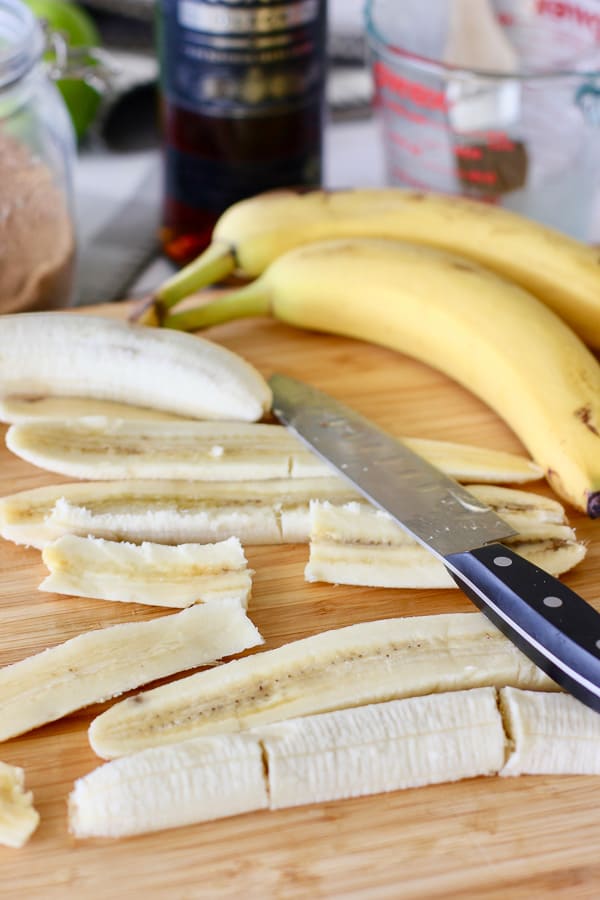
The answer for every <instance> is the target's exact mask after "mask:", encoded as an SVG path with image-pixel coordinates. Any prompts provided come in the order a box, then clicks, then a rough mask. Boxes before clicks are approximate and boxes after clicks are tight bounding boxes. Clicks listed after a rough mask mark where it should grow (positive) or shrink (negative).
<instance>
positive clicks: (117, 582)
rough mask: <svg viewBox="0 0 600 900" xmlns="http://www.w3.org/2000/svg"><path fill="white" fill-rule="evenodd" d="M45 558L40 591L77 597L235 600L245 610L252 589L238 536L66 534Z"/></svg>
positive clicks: (174, 603)
mask: <svg viewBox="0 0 600 900" xmlns="http://www.w3.org/2000/svg"><path fill="white" fill-rule="evenodd" d="M42 559H43V561H44V563H45V564H46V566H47V567H48V569H49V570H50V574H49V575H48V576H47V577H46V578H45V579H44V581H42V583H41V584H40V586H39V587H40V590H41V591H51V592H54V593H57V594H71V595H73V596H76V597H96V598H98V599H101V600H121V601H123V602H125V603H144V604H149V605H154V606H169V607H178V608H183V607H185V606H191V605H192V604H193V603H198V602H203V603H210V602H213V601H219V600H223V599H231V600H237V601H238V602H239V603H241V605H242V606H243V607H244V608H246V607H247V606H248V598H249V596H250V590H251V588H252V574H251V572H250V570H249V569H248V567H247V561H246V557H245V555H244V551H243V549H242V545H241V544H240V542H239V540H238V539H237V538H235V537H231V538H228V539H227V540H226V541H220V542H219V543H217V544H179V545H178V546H176V547H170V546H167V545H164V544H152V543H148V542H146V543H143V544H141V545H139V546H138V545H137V544H129V543H126V542H120V543H119V542H116V541H105V540H103V539H102V538H93V537H87V538H84V537H77V536H75V535H71V534H66V535H63V537H61V538H58V539H57V540H56V541H53V542H52V543H51V544H47V545H46V546H45V547H44V550H43V552H42Z"/></svg>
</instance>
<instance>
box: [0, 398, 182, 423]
mask: <svg viewBox="0 0 600 900" xmlns="http://www.w3.org/2000/svg"><path fill="white" fill-rule="evenodd" d="M91 416H104V417H105V418H107V419H128V420H129V419H133V420H142V421H144V422H181V421H182V420H183V421H185V419H183V417H182V416H178V415H176V414H175V413H168V412H166V411H165V410H161V409H151V408H149V407H147V406H146V407H144V406H133V405H132V404H130V403H117V402H113V401H112V400H95V399H94V398H93V397H53V396H51V395H36V396H27V395H26V394H11V395H9V396H6V397H1V396H0V422H6V423H7V424H8V425H14V424H16V423H17V422H40V421H44V420H46V421H48V420H49V421H59V422H64V421H67V420H69V419H83V418H90V417H91Z"/></svg>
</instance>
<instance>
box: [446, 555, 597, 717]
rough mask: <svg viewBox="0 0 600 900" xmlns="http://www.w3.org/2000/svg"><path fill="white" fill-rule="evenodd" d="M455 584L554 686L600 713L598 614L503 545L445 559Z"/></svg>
mask: <svg viewBox="0 0 600 900" xmlns="http://www.w3.org/2000/svg"><path fill="white" fill-rule="evenodd" d="M445 562H446V565H447V568H448V571H449V572H450V574H451V575H452V577H453V578H454V580H455V581H456V583H457V585H458V586H459V587H460V588H461V589H462V590H463V591H464V592H465V593H466V594H467V596H468V597H469V598H470V599H471V600H472V601H473V602H474V603H475V605H476V606H478V607H479V609H480V610H481V611H482V612H483V613H485V614H486V615H487V616H488V618H490V619H491V620H492V622H493V623H494V624H495V625H496V626H497V627H498V628H499V629H500V631H502V633H503V634H505V635H506V637H508V638H509V639H510V640H511V641H513V642H514V643H515V644H516V645H517V646H518V647H519V649H520V650H522V651H523V653H525V655H526V656H528V657H529V658H530V659H531V660H533V662H534V663H536V665H538V666H539V667H540V669H543V671H544V672H546V674H547V675H549V676H550V678H552V679H553V681H556V682H557V684H560V685H561V687H563V688H565V690H567V691H569V692H570V693H571V694H573V695H574V696H575V697H577V698H578V699H579V700H581V701H582V702H583V703H585V704H586V705H587V706H590V707H591V708H592V709H595V710H596V712H600V613H598V612H597V611H596V610H595V609H594V607H593V606H590V605H589V603H586V601H585V600H584V599H583V598H582V597H580V596H579V594H576V593H575V592H574V591H572V590H570V589H569V588H568V587H566V586H565V585H564V584H561V582H560V581H558V579H556V578H554V577H553V576H552V575H548V573H547V572H544V571H543V570H542V569H539V568H538V567H537V566H535V565H533V563H530V562H528V561H527V560H526V559H524V558H523V557H522V556H519V555H518V554H517V553H514V552H513V551H512V550H510V549H509V548H508V547H505V546H504V545H502V544H487V545H486V546H485V547H480V548H478V549H477V550H469V551H467V552H465V553H452V554H450V555H449V556H447V557H446V559H445Z"/></svg>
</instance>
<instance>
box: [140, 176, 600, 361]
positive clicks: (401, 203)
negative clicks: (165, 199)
mask: <svg viewBox="0 0 600 900" xmlns="http://www.w3.org/2000/svg"><path fill="white" fill-rule="evenodd" d="M359 236H360V237H371V238H392V239H396V240H403V241H411V242H414V243H416V244H424V245H429V246H431V247H437V248H439V249H442V250H446V251H449V252H451V253H456V254H458V255H459V256H463V257H466V258H468V259H472V260H475V261H477V262H478V263H479V264H481V265H483V266H485V267H486V268H488V269H490V270H492V271H493V272H496V273H497V274H498V275H500V276H502V277H504V278H507V279H509V280H511V281H514V282H515V283H516V284H519V285H521V286H522V287H524V288H525V289H526V290H528V291H531V292H532V293H533V294H535V295H536V296H537V297H538V298H539V299H540V300H541V301H543V302H544V303H545V304H547V305H548V306H549V307H551V308H552V309H553V310H554V311H555V312H557V313H558V314H559V315H560V316H561V318H563V319H564V320H565V321H566V322H568V323H569V325H570V326H571V327H572V328H573V329H574V330H575V331H576V332H577V333H578V334H580V336H581V337H582V338H583V339H584V341H586V342H587V343H589V344H591V345H592V346H594V347H598V346H600V273H599V272H598V259H597V252H596V249H595V248H594V247H592V246H587V245H585V244H583V243H581V242H578V241H575V240H573V239H572V238H569V237H567V236H566V235H564V234H561V233H559V232H557V231H553V230H552V229H549V228H545V227H543V226H541V225H539V224H537V223H535V222H533V221H531V220H530V219H527V218H525V217H523V216H519V215H518V214H516V213H513V212H511V211H509V210H506V209H502V208H500V207H494V206H488V205H486V204H483V203H478V202H475V201H472V200H468V199H465V198H462V197H449V196H445V195H442V194H435V193H417V192H415V191H407V190H401V189H397V188H384V189H379V190H376V189H353V190H347V191H335V192H333V193H331V192H324V191H312V192H309V193H307V194H298V193H295V192H291V191H290V192H278V193H276V194H275V193H270V194H262V195H259V196H257V197H253V198H250V199H248V200H243V201H241V202H240V203H236V204H234V205H233V206H231V207H230V208H229V209H228V210H226V212H225V213H224V214H223V215H222V217H221V219H220V220H219V222H218V223H217V225H216V227H215V229H214V232H213V240H214V245H213V246H212V247H211V248H210V249H209V251H208V252H207V253H206V254H205V255H203V256H201V257H199V259H198V260H196V261H195V262H193V263H191V264H190V265H189V266H187V267H186V269H184V270H183V271H182V272H179V273H177V275H175V276H174V277H173V278H171V279H169V281H168V282H167V283H166V284H165V285H163V286H162V287H161V289H160V290H159V291H158V292H157V297H158V299H159V301H160V303H161V305H162V306H167V307H168V306H172V305H173V303H175V302H177V301H178V300H179V299H181V298H182V297H184V296H186V295H187V294H191V293H192V292H193V291H194V290H198V289H199V288H200V287H204V286H205V285H207V284H210V283H212V279H213V277H215V274H216V276H217V277H223V275H224V273H226V272H227V271H231V270H233V268H235V267H236V266H237V267H238V268H241V269H242V270H243V271H244V272H245V274H247V275H249V276H256V275H260V274H262V273H263V272H264V271H265V270H266V269H267V268H268V267H269V266H270V265H271V264H272V263H273V262H274V261H275V260H276V259H277V258H278V257H280V256H281V255H282V254H284V253H287V252H288V251H290V250H292V249H293V248H295V247H298V246H300V245H304V244H309V243H314V242H317V241H325V240H332V239H337V238H353V237H359ZM215 258H220V261H221V270H219V271H218V272H217V273H215V269H214V262H215ZM223 266H224V267H225V268H224V269H223ZM339 271H340V272H343V267H342V266H340V269H339ZM361 283H362V284H363V285H364V284H365V283H366V284H370V283H371V284H372V282H369V279H368V278H366V279H363V280H362V282H361ZM326 293H327V289H326V290H325V294H326ZM373 293H374V294H375V293H376V292H373ZM342 308H343V307H340V306H338V307H337V309H338V310H341V309H342ZM367 317H368V316H367ZM333 321H334V322H335V315H334V316H333Z"/></svg>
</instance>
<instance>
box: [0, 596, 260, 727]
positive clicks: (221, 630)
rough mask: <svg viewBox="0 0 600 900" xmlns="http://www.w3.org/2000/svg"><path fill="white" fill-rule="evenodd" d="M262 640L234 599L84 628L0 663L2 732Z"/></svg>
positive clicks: (34, 724)
mask: <svg viewBox="0 0 600 900" xmlns="http://www.w3.org/2000/svg"><path fill="white" fill-rule="evenodd" d="M261 643H262V638H261V636H260V634H259V632H258V630H257V629H256V628H255V627H254V625H253V624H252V622H251V621H250V619H249V618H248V617H247V615H246V613H245V610H244V609H243V607H242V605H241V603H239V602H238V601H236V600H223V601H222V602H221V603H208V604H205V605H197V606H192V607H190V608H189V609H185V610H183V611H182V612H178V613H174V614H172V615H169V616H163V617H160V618H156V619H153V620H151V621H147V622H127V623H125V624H122V625H110V626H108V627H107V628H100V629H97V630H95V631H88V632H85V633H84V634H80V635H78V636H77V637H74V638H71V639H70V640H68V641H65V642H64V643H62V644H58V645H57V646H55V647H51V648H50V649H48V650H44V651H42V652H41V653H37V654H35V655H34V656H30V657H28V658H27V659H23V660H20V661H19V662H16V663H13V664H12V665H8V666H4V668H2V669H0V740H7V739H8V738H11V737H15V736H16V735H19V734H23V733H25V732H26V731H31V730H32V729H33V728H37V727H38V726H40V725H44V724H46V723H47V722H53V721H55V720H56V719H59V718H62V717H63V716H66V715H68V714H69V713H71V712H74V711H75V710H77V709H82V708H83V707H85V706H89V705H90V704H92V703H96V702H100V701H103V700H108V699H110V698H112V697H116V696H117V695H119V694H122V693H123V692H125V691H128V690H131V689H132V688H135V687H138V686H139V685H141V684H148V683H149V682H150V681H154V680H155V679H158V678H163V677H165V676H167V675H173V674H175V673H176V672H181V671H183V670H185V669H191V668H195V667H196V666H202V665H207V664H208V663H214V662H215V661H217V660H219V659H221V658H222V657H224V656H230V655H232V654H234V653H240V652H241V651H242V650H246V649H247V648H249V647H255V646H256V645H257V644H261Z"/></svg>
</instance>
